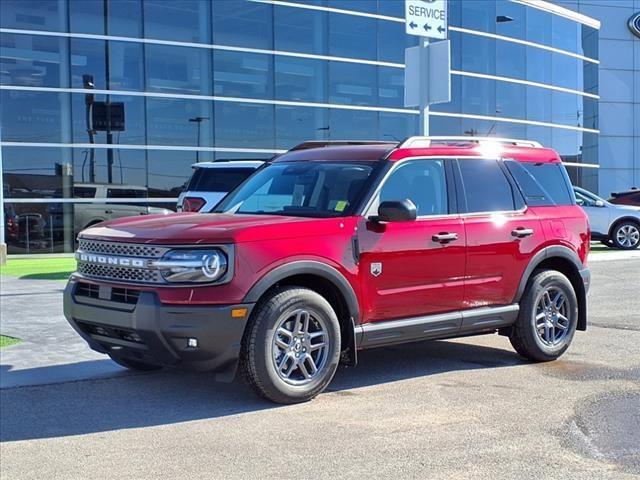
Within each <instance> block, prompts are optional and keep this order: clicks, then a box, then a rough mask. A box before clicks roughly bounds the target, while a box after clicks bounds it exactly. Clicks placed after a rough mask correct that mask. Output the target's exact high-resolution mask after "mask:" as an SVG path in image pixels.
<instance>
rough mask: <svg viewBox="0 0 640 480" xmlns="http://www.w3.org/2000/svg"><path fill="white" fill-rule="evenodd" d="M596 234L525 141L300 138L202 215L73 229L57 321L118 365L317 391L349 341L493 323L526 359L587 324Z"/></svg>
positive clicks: (566, 185) (553, 164)
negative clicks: (240, 375) (70, 268)
mask: <svg viewBox="0 0 640 480" xmlns="http://www.w3.org/2000/svg"><path fill="white" fill-rule="evenodd" d="M589 236H590V235H589V226H588V223H587V218H586V216H585V214H584V212H583V211H582V209H581V208H580V207H579V206H577V205H576V203H575V199H574V196H573V192H572V189H571V185H570V182H569V179H568V176H567V173H566V171H565V168H564V166H563V165H562V163H561V161H560V159H559V157H558V155H557V153H556V152H555V151H553V150H550V149H546V148H542V147H541V146H540V145H538V144H536V143H535V142H525V141H519V140H508V139H477V138H439V137H435V138H434V137H431V138H426V137H414V138H410V139H408V140H406V141H404V142H402V143H401V144H399V145H397V144H390V143H375V142H337V143H334V144H327V143H318V142H309V143H306V144H303V145H300V146H298V147H296V148H294V149H292V150H290V151H289V152H287V153H285V154H282V155H280V156H278V157H276V158H274V159H273V160H272V161H270V162H267V163H266V164H265V165H264V166H263V167H262V168H260V169H259V170H257V171H256V173H254V174H253V175H252V176H251V177H249V178H248V179H247V180H246V181H244V182H243V183H242V184H241V185H240V186H239V187H238V188H236V189H235V190H234V191H233V192H231V194H229V196H228V197H227V198H226V199H225V200H224V201H223V202H222V203H221V204H220V205H219V206H217V207H216V209H215V211H214V212H213V213H204V214H202V213H179V214H174V215H169V216H166V215H159V216H148V217H144V218H139V217H136V218H125V219H118V220H113V221H111V222H106V223H103V224H100V225H97V226H94V227H91V228H88V229H86V230H84V231H83V232H82V233H81V234H80V237H79V241H80V243H79V250H78V252H77V254H76V258H77V261H78V271H77V272H76V273H75V274H74V275H73V276H72V277H71V279H70V281H69V284H68V285H67V288H66V290H65V298H64V306H65V315H66V317H67V319H68V320H69V322H70V323H71V325H72V326H73V327H74V328H75V330H76V331H77V332H78V333H79V334H80V335H81V336H82V337H83V338H84V339H85V340H86V341H87V342H88V344H89V345H90V346H91V348H93V349H94V350H97V351H98V352H103V353H106V354H108V355H109V356H110V357H111V358H112V359H113V360H115V361H116V362H118V363H119V364H121V365H124V366H125V367H128V368H133V369H141V370H150V369H156V368H160V367H162V366H179V367H185V368H192V369H197V370H214V371H216V372H217V373H218V378H222V379H231V378H233V376H234V375H235V372H236V369H237V367H238V365H240V368H241V370H242V371H243V372H244V374H245V376H246V378H247V379H248V381H249V383H250V384H251V385H252V386H253V388H254V389H255V390H256V391H257V393H258V394H260V395H262V396H263V397H265V398H267V399H269V400H272V401H274V402H279V403H295V402H301V401H305V400H309V399H311V398H313V397H314V396H315V395H317V394H318V393H320V392H322V391H323V390H324V389H325V388H326V387H327V385H328V384H329V382H330V381H331V379H332V377H333V375H334V373H335V371H336V368H337V366H338V363H339V362H340V361H342V362H345V363H348V364H351V365H354V364H355V363H356V354H357V351H358V350H360V349H363V348H370V347H379V346H386V345H392V344H399V343H404V342H413V341H419V340H425V339H441V338H451V337H458V336H467V335H477V334H487V333H496V332H497V333H499V334H501V335H505V336H508V337H509V339H510V341H511V344H512V345H513V347H514V348H515V350H516V351H517V352H518V353H520V354H521V355H523V356H524V357H526V358H528V359H530V360H533V361H548V360H553V359H556V358H558V357H559V356H560V355H562V354H563V353H564V352H565V350H566V349H567V348H568V347H569V345H570V343H571V341H572V339H573V336H574V333H575V331H576V330H585V329H586V326H587V304H586V294H587V290H588V287H589V279H590V275H589V269H588V268H587V254H588V252H589Z"/></svg>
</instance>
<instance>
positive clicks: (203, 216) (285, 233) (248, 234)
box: [80, 212, 345, 245]
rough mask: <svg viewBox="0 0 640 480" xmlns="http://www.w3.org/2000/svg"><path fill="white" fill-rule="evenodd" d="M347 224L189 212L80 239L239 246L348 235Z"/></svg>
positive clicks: (124, 223)
mask: <svg viewBox="0 0 640 480" xmlns="http://www.w3.org/2000/svg"><path fill="white" fill-rule="evenodd" d="M344 221H345V219H344V218H300V217H287V216H280V215H240V214H235V215H230V214H223V213H191V212H188V213H174V214H171V215H149V216H146V217H126V218H120V219H117V220H111V221H109V222H103V223H101V224H99V225H96V226H94V227H90V228H87V229H86V230H83V231H82V232H81V233H80V236H81V237H82V238H89V239H92V240H113V241H118V242H129V243H153V244H170V245H177V244H182V245H197V244H210V243H234V242H236V243H239V242H249V241H260V240H264V239H269V240H276V239H282V238H292V237H308V236H316V235H330V234H332V233H336V232H338V231H341V230H342V231H344V230H343V229H344Z"/></svg>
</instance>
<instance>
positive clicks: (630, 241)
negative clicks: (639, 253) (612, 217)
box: [611, 222, 640, 250]
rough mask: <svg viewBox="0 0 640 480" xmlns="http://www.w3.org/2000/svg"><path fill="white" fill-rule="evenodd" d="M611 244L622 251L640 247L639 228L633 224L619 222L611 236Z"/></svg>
mask: <svg viewBox="0 0 640 480" xmlns="http://www.w3.org/2000/svg"><path fill="white" fill-rule="evenodd" d="M611 243H612V244H613V246H614V247H616V248H619V249H622V250H633V249H634V248H638V246H639V245H640V226H639V225H638V224H636V223H633V222H621V223H619V224H618V225H616V226H615V227H614V229H613V233H612V234H611Z"/></svg>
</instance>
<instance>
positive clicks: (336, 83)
mask: <svg viewBox="0 0 640 480" xmlns="http://www.w3.org/2000/svg"><path fill="white" fill-rule="evenodd" d="M377 73H378V72H377V69H376V67H375V66H373V65H361V64H354V63H343V62H329V102H330V103H340V104H350V105H376V104H377V103H378V95H377V94H378V88H377V83H378V82H377Z"/></svg>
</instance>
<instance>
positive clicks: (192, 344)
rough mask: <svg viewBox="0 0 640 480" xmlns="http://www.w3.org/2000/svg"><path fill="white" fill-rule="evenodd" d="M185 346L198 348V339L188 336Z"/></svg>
mask: <svg viewBox="0 0 640 480" xmlns="http://www.w3.org/2000/svg"><path fill="white" fill-rule="evenodd" d="M187 347H189V348H198V339H197V338H188V339H187Z"/></svg>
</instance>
